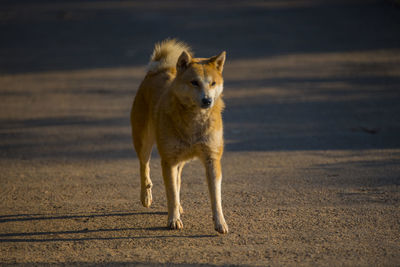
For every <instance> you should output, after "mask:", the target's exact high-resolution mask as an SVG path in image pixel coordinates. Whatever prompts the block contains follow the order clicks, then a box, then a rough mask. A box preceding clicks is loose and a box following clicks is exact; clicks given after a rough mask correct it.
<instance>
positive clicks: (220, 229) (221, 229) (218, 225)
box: [215, 222, 229, 234]
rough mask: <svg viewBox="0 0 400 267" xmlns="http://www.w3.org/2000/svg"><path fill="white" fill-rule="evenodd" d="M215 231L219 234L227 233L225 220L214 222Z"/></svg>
mask: <svg viewBox="0 0 400 267" xmlns="http://www.w3.org/2000/svg"><path fill="white" fill-rule="evenodd" d="M215 231H217V232H218V233H220V234H227V233H228V232H229V229H228V225H227V224H226V222H221V223H215Z"/></svg>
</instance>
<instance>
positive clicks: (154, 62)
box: [148, 39, 192, 72]
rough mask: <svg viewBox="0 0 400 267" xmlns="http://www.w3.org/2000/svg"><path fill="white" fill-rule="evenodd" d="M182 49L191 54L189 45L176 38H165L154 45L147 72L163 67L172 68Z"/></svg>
mask: <svg viewBox="0 0 400 267" xmlns="http://www.w3.org/2000/svg"><path fill="white" fill-rule="evenodd" d="M183 51H186V52H187V53H189V54H192V52H191V49H190V47H189V46H188V45H187V44H185V43H184V42H180V41H177V40H176V39H166V40H164V41H162V42H160V43H156V44H155V46H154V51H153V54H152V55H151V58H150V63H149V66H148V71H149V72H157V71H159V70H161V69H165V68H171V67H172V68H174V67H176V63H177V61H178V58H179V56H180V55H181V54H182V52H183Z"/></svg>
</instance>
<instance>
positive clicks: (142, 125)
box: [131, 40, 228, 233]
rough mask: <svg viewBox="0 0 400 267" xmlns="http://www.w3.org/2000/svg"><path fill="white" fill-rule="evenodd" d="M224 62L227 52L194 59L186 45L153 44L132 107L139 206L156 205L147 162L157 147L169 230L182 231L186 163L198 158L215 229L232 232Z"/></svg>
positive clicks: (178, 43)
mask: <svg viewBox="0 0 400 267" xmlns="http://www.w3.org/2000/svg"><path fill="white" fill-rule="evenodd" d="M224 63H225V52H222V53H221V54H219V55H218V56H214V57H211V58H193V57H192V54H191V52H190V48H189V47H188V46H187V45H186V44H184V43H182V42H177V41H176V40H165V41H163V42H161V43H158V44H156V45H155V48H154V52H153V55H152V57H151V61H150V64H149V70H148V73H147V75H146V77H145V78H144V80H143V82H142V83H141V85H140V87H139V90H138V92H137V94H136V97H135V100H134V102H133V106H132V111H131V124H132V136H133V143H134V146H135V150H136V153H137V155H138V158H139V161H140V177H141V201H142V204H143V206H145V207H149V206H150V205H151V202H152V194H151V188H152V183H151V180H150V167H149V162H150V155H151V150H152V147H153V145H154V143H155V142H157V148H158V151H159V154H160V156H161V166H162V173H163V177H164V184H165V189H166V193H167V200H168V227H169V228H171V229H181V228H182V227H183V224H182V221H181V213H182V212H183V210H182V207H181V205H180V199H179V193H180V187H181V173H182V168H183V166H184V164H185V162H187V161H188V160H190V159H192V158H198V159H200V160H201V162H202V163H203V164H204V166H205V169H206V175H207V182H208V188H209V193H210V196H211V203H212V212H213V219H214V224H215V230H216V231H218V232H219V233H227V232H228V226H227V224H226V222H225V219H224V215H223V213H222V206H221V179H222V174H221V163H220V160H221V156H222V152H223V128H222V118H221V112H222V110H223V108H224V102H223V101H222V99H221V93H222V90H223V78H222V70H223V66H224Z"/></svg>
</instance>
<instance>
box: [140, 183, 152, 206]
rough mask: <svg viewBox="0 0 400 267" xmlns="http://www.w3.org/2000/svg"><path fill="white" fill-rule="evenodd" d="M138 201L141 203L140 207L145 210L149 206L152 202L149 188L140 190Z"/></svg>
mask: <svg viewBox="0 0 400 267" xmlns="http://www.w3.org/2000/svg"><path fill="white" fill-rule="evenodd" d="M140 200H141V201H142V205H143V206H144V207H146V208H148V207H150V206H151V203H152V202H153V196H152V194H151V187H148V188H145V189H142V191H141V192H140Z"/></svg>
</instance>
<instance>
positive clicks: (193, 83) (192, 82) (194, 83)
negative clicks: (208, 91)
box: [190, 80, 199, 87]
mask: <svg viewBox="0 0 400 267" xmlns="http://www.w3.org/2000/svg"><path fill="white" fill-rule="evenodd" d="M190 83H191V84H192V85H193V86H196V87H198V86H199V82H198V81H196V80H193V81H191V82H190Z"/></svg>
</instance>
